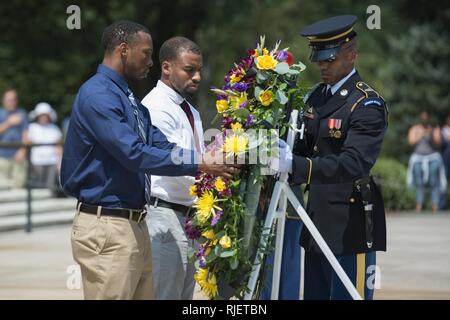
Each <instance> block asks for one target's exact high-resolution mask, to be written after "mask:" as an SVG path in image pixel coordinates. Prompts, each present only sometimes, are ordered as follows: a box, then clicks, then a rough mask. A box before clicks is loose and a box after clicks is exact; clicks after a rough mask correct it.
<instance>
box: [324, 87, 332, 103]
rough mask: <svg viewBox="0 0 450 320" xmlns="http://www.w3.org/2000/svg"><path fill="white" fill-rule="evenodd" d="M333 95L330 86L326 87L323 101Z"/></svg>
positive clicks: (326, 100)
mask: <svg viewBox="0 0 450 320" xmlns="http://www.w3.org/2000/svg"><path fill="white" fill-rule="evenodd" d="M332 96H333V94H332V93H331V87H330V88H328V89H327V90H326V92H325V103H327V102H328V100H330V98H331V97H332Z"/></svg>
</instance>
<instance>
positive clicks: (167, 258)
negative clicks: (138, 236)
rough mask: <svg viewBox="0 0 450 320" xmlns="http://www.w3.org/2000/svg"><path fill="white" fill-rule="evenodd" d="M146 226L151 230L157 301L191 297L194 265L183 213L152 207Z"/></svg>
mask: <svg viewBox="0 0 450 320" xmlns="http://www.w3.org/2000/svg"><path fill="white" fill-rule="evenodd" d="M146 221H147V226H148V230H149V232H150V239H151V245H152V263H153V289H154V296H155V299H156V300H192V297H193V295H194V287H195V280H194V274H195V267H194V263H193V262H189V261H188V249H189V246H193V245H194V242H193V241H192V240H189V239H188V238H187V236H186V233H185V231H184V222H185V217H184V216H183V214H182V213H180V212H178V211H175V210H172V209H168V208H164V207H156V208H155V207H153V206H150V207H149V212H148V214H147V218H146Z"/></svg>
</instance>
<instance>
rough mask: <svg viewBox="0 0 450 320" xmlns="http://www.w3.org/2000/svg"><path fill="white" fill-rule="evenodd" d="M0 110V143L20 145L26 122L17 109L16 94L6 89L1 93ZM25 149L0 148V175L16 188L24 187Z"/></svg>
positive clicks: (14, 91) (23, 113) (24, 113)
mask: <svg viewBox="0 0 450 320" xmlns="http://www.w3.org/2000/svg"><path fill="white" fill-rule="evenodd" d="M2 103H3V107H1V108H0V143H21V142H23V138H24V135H25V134H26V130H27V126H28V122H27V115H26V112H25V111H24V110H22V109H20V108H18V97H17V92H16V90H14V89H8V90H6V91H5V92H4V93H3V100H2ZM25 154H26V150H25V148H20V149H19V148H0V174H1V175H2V176H3V177H4V178H6V179H9V180H12V181H13V183H14V185H15V186H16V187H24V185H25V178H26V162H25Z"/></svg>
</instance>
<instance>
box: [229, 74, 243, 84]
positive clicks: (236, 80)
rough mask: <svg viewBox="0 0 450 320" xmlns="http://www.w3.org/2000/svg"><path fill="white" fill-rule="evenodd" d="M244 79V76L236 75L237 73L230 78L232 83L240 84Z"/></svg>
mask: <svg viewBox="0 0 450 320" xmlns="http://www.w3.org/2000/svg"><path fill="white" fill-rule="evenodd" d="M243 77H244V75H243V74H241V73H240V74H235V73H233V74H232V75H231V77H230V82H231V83H236V82H239V81H241V79H242V78H243Z"/></svg>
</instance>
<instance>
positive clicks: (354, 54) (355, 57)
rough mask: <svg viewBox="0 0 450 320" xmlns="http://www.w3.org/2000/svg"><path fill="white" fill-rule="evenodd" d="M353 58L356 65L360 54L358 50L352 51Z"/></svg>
mask: <svg viewBox="0 0 450 320" xmlns="http://www.w3.org/2000/svg"><path fill="white" fill-rule="evenodd" d="M351 57H352V58H351V59H352V63H355V62H356V59H358V52H357V51H356V50H352V53H351Z"/></svg>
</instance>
